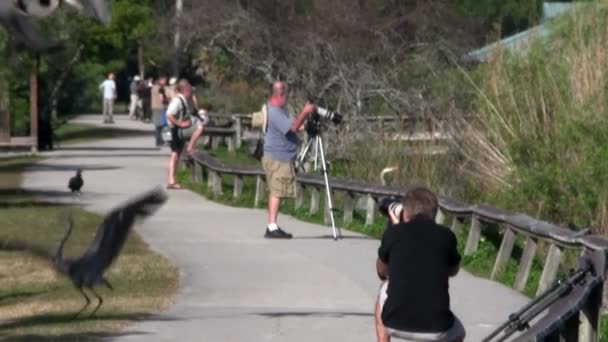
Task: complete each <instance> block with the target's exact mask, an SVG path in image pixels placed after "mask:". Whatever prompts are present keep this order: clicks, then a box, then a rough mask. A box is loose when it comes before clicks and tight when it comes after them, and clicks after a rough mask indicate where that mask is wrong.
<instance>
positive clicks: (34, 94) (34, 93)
mask: <svg viewBox="0 0 608 342" xmlns="http://www.w3.org/2000/svg"><path fill="white" fill-rule="evenodd" d="M39 60H40V56H39V55H38V54H36V55H35V56H34V58H33V61H32V70H31V71H30V136H31V138H32V152H33V153H35V152H37V151H38V62H39Z"/></svg>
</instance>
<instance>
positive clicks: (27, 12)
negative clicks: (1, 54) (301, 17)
mask: <svg viewBox="0 0 608 342" xmlns="http://www.w3.org/2000/svg"><path fill="white" fill-rule="evenodd" d="M64 5H68V6H71V7H73V8H76V9H77V10H78V12H79V13H80V14H82V15H85V16H88V17H93V18H95V19H96V20H98V21H100V22H102V23H104V24H106V25H107V24H108V23H109V22H110V19H111V8H110V3H109V0H0V24H2V25H3V26H4V27H5V28H6V29H7V30H8V31H9V32H11V33H12V34H13V35H14V37H15V38H16V41H17V42H18V43H19V44H20V45H22V46H24V47H25V48H27V49H28V50H29V51H31V52H34V53H40V52H46V51H50V50H54V49H59V48H61V47H62V45H63V44H62V43H61V42H59V41H57V40H54V39H52V38H49V37H47V36H45V35H43V34H42V33H41V32H39V31H38V30H36V29H35V28H34V27H33V25H32V23H31V22H29V18H44V17H47V16H49V15H51V14H53V13H54V12H55V11H56V10H57V9H58V8H60V7H63V6H64Z"/></svg>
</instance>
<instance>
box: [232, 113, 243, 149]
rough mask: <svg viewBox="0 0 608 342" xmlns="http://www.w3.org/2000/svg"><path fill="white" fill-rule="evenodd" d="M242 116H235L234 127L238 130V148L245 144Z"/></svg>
mask: <svg viewBox="0 0 608 342" xmlns="http://www.w3.org/2000/svg"><path fill="white" fill-rule="evenodd" d="M241 125H242V123H241V118H239V117H235V118H234V129H235V130H236V148H241V146H242V145H243V128H242V126H241Z"/></svg>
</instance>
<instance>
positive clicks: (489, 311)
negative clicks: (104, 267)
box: [24, 116, 527, 342]
mask: <svg viewBox="0 0 608 342" xmlns="http://www.w3.org/2000/svg"><path fill="white" fill-rule="evenodd" d="M116 120H117V124H116V126H120V127H125V128H136V129H141V130H149V131H150V135H149V136H133V137H128V138H120V139H118V138H115V139H112V140H104V141H100V142H94V143H83V144H79V145H76V146H69V147H66V146H64V147H62V148H60V149H59V150H57V151H54V152H50V153H47V155H48V156H49V157H50V158H49V159H47V160H45V161H44V162H41V163H40V164H38V165H36V166H34V167H32V168H31V169H29V170H28V171H27V172H26V173H25V175H26V177H25V183H24V186H25V187H26V188H28V189H31V190H38V191H40V190H42V191H49V194H51V196H52V197H53V199H54V200H58V201H69V200H70V196H69V194H67V192H65V190H67V189H66V184H67V180H68V178H69V177H71V176H72V175H73V173H74V170H75V169H76V168H77V167H82V168H83V170H84V171H83V177H84V179H85V185H84V188H83V191H84V194H83V197H82V202H83V205H84V206H85V207H86V208H87V209H89V210H92V211H96V212H99V213H104V212H106V211H107V210H108V209H110V208H111V207H113V206H114V205H116V204H117V203H118V202H121V201H124V200H125V199H127V198H128V197H129V196H132V195H133V194H136V193H139V192H141V191H145V190H147V189H150V188H151V187H153V186H156V185H159V184H162V185H164V184H165V179H166V168H167V166H166V165H167V160H168V153H169V152H168V150H167V149H165V148H163V149H160V150H159V149H157V148H154V147H153V142H154V138H153V135H152V128H151V126H150V125H144V124H142V123H139V122H133V121H129V120H127V119H126V118H123V117H117V119H116ZM76 121H79V122H89V123H95V124H97V123H99V122H100V121H101V118H100V117H99V116H95V117H91V116H87V117H81V118H78V119H77V120H76ZM169 195H170V198H169V201H168V203H167V204H166V205H165V206H164V207H163V208H162V209H161V210H160V211H159V212H158V213H157V214H156V215H155V216H154V217H152V218H150V219H149V220H147V221H146V222H145V223H144V224H143V225H142V226H141V227H138V228H137V230H138V232H139V233H140V234H141V235H142V236H143V237H144V239H145V240H146V241H147V242H148V243H149V244H150V245H151V246H152V248H154V249H155V250H157V251H159V252H160V253H162V254H164V255H166V256H167V257H168V258H169V259H171V260H172V261H173V262H174V263H175V264H176V265H177V266H178V267H179V268H180V270H181V288H180V290H179V293H178V295H177V298H176V300H175V303H174V305H173V306H172V307H171V308H170V309H169V310H167V311H166V312H163V313H161V314H160V315H159V317H158V319H151V320H148V321H143V322H139V323H136V324H135V325H133V326H131V327H130V328H129V329H128V330H127V331H126V332H125V333H124V334H121V335H119V336H117V337H116V338H115V340H117V341H225V342H228V341H366V342H369V341H374V340H375V338H374V324H373V321H374V320H373V303H374V299H375V296H376V291H377V289H378V285H379V281H378V279H377V278H376V272H375V260H376V251H377V248H378V245H379V242H378V241H377V240H374V239H369V238H366V237H364V236H361V235H359V234H355V233H351V232H348V231H346V230H344V229H343V230H342V232H343V235H344V237H345V238H344V239H343V240H341V241H338V242H335V241H333V239H331V238H330V235H331V228H329V227H324V226H319V225H314V224H309V223H304V222H301V221H298V220H295V219H293V218H290V217H286V216H281V217H280V224H281V225H282V226H284V227H286V229H287V230H288V231H290V232H292V233H294V239H292V240H289V241H272V240H271V241H269V240H266V239H264V238H263V233H264V229H265V211H264V210H261V209H258V210H252V209H237V208H232V207H227V206H223V205H219V204H216V203H214V202H211V201H209V200H207V199H205V198H203V197H201V196H199V195H197V194H195V193H193V192H190V191H187V190H182V191H179V190H178V191H171V192H170V193H169ZM118 262H120V259H119V260H118ZM412 281H415V279H413V280H412ZM450 291H451V300H452V305H453V309H454V311H455V313H456V314H457V315H458V316H459V317H461V319H462V321H463V323H464V324H465V326H466V329H467V333H468V337H467V341H480V340H481V339H482V338H483V337H484V336H486V335H487V334H488V333H489V332H490V331H491V330H492V329H493V327H495V326H496V325H497V324H499V323H501V322H502V321H503V320H504V319H505V318H506V317H507V316H508V314H509V313H511V312H514V311H516V310H517V309H518V308H520V307H521V306H523V305H524V304H525V303H526V302H527V299H526V298H525V297H523V296H522V295H520V294H519V293H517V292H516V291H513V290H511V289H509V288H507V287H504V286H502V285H500V284H497V283H494V282H490V281H488V280H484V279H480V278H476V277H474V276H472V275H470V274H469V273H467V272H464V271H461V272H460V274H459V275H458V276H457V277H456V278H454V279H452V280H451V283H450Z"/></svg>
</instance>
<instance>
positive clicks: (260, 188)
mask: <svg viewBox="0 0 608 342" xmlns="http://www.w3.org/2000/svg"><path fill="white" fill-rule="evenodd" d="M263 194H264V180H263V179H262V176H257V177H256V179H255V198H254V200H253V207H254V208H257V207H258V205H259V204H260V201H261V200H262V196H264V195H263Z"/></svg>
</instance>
